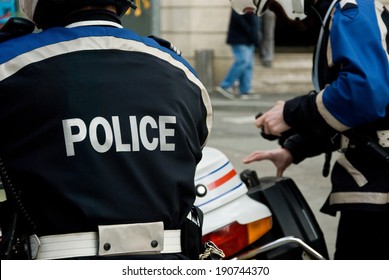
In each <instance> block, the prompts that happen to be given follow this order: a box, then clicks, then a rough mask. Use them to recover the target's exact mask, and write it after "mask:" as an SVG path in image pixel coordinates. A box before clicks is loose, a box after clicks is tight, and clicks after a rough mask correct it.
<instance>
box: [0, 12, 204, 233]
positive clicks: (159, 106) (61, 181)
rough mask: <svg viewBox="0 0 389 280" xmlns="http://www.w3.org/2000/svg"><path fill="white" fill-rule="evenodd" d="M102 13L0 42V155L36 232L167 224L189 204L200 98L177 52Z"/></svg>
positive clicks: (177, 221) (200, 134) (200, 138)
mask: <svg viewBox="0 0 389 280" xmlns="http://www.w3.org/2000/svg"><path fill="white" fill-rule="evenodd" d="M99 16H101V15H99ZM112 18H113V16H112V15H109V16H107V17H103V18H101V17H99V18H93V19H94V20H93V21H89V20H88V21H79V22H73V23H71V24H69V25H68V26H66V27H55V28H50V29H47V30H44V31H42V32H40V33H34V34H29V35H26V36H23V37H19V38H16V39H12V40H9V41H7V42H4V43H2V44H0V129H1V137H0V157H2V158H3V160H4V163H5V166H6V167H7V169H8V172H9V176H10V178H11V180H12V182H13V184H14V185H15V186H16V187H17V188H18V189H20V191H21V197H22V200H23V203H24V204H25V207H26V209H27V211H28V212H29V214H30V216H31V217H32V219H33V220H34V222H35V224H36V225H37V234H38V235H46V234H58V233H70V232H79V231H94V230H96V229H97V226H98V225H107V224H123V223H138V222H155V221H163V222H164V224H165V229H177V228H179V227H180V226H181V224H182V222H183V221H184V219H185V218H186V216H187V214H188V212H189V211H190V208H191V206H192V204H193V202H194V200H195V190H194V175H195V169H196V164H197V163H198V162H199V161H200V159H201V157H202V152H201V151H202V147H203V146H204V145H205V143H206V141H207V138H208V135H209V132H210V128H211V117H212V110H211V106H210V99H209V96H208V93H207V91H206V89H205V87H204V85H203V84H202V83H201V82H200V81H199V79H198V78H197V76H196V74H195V72H194V70H193V69H192V67H191V66H190V65H189V64H188V63H187V61H185V60H184V59H183V58H182V57H180V56H178V55H177V54H176V53H174V52H172V51H170V50H169V49H167V48H164V47H162V46H160V45H159V44H158V43H157V42H156V41H155V40H153V39H150V38H147V37H141V36H138V35H137V34H135V33H134V32H132V31H131V30H128V29H125V28H122V26H121V25H120V21H119V20H118V19H114V20H112Z"/></svg>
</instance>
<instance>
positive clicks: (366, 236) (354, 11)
mask: <svg viewBox="0 0 389 280" xmlns="http://www.w3.org/2000/svg"><path fill="white" fill-rule="evenodd" d="M234 2H236V3H239V5H240V6H239V7H240V8H241V11H243V10H244V9H246V10H247V7H251V8H252V9H256V8H258V5H259V7H264V6H265V4H263V3H262V2H268V5H269V8H271V6H272V3H275V2H274V1H260V0H258V1H248V0H247V1H245V0H232V3H233V4H234ZM314 2H315V1H312V3H311V5H310V6H309V7H306V8H308V9H307V14H308V17H310V19H311V20H305V21H306V22H310V23H313V22H316V24H318V26H319V29H317V30H320V33H319V35H318V44H317V46H316V51H315V56H314V68H313V84H314V86H315V90H314V91H312V92H310V93H309V94H308V95H303V96H299V97H296V98H294V99H291V100H288V101H286V102H284V101H279V102H277V103H276V105H275V106H274V107H273V108H272V109H270V110H269V111H268V112H265V113H264V114H262V116H261V117H259V118H258V119H257V120H256V126H257V127H258V128H262V130H263V134H264V135H265V137H269V135H275V136H278V137H280V140H281V141H280V143H281V144H282V148H280V149H276V150H272V151H257V152H254V153H252V154H251V155H249V156H248V157H246V158H245V159H244V162H246V163H249V162H252V161H257V160H264V159H268V160H271V161H273V163H274V164H275V165H276V167H277V175H278V176H281V175H282V173H283V171H284V170H285V169H286V168H287V167H288V166H289V165H290V164H291V163H292V162H293V163H296V164H297V163H299V162H301V161H302V160H304V159H305V158H308V157H312V156H316V155H319V154H322V153H325V154H326V155H327V157H326V158H327V162H326V165H325V169H324V175H326V173H328V161H329V159H330V155H331V152H333V151H336V150H339V151H340V152H341V153H340V156H339V157H338V159H337V161H336V163H335V165H334V167H333V170H332V176H331V181H332V191H331V194H330V196H329V198H328V200H327V202H326V203H325V205H324V207H323V209H322V210H323V211H324V212H325V213H328V214H332V215H335V213H336V212H337V211H340V213H341V217H340V222H339V227H338V235H337V243H336V252H335V259H389V199H388V198H389V172H388V170H389V148H388V147H389V140H388V139H389V137H388V135H389V112H388V108H389V56H388V38H387V33H388V30H389V21H388V19H389V12H388V10H387V8H386V7H385V6H384V5H382V4H381V3H379V2H377V1H373V0H366V1H362V0H357V1H351V0H341V1H339V0H333V1H327V0H322V1H317V3H314ZM253 3H254V4H255V5H254V4H253ZM306 3H308V2H306ZM261 5H262V6H261ZM324 7H325V10H324V11H322V10H320V9H321V8H324ZM318 15H322V16H321V17H319V16H318ZM312 17H315V19H314V20H313V21H312ZM322 20H323V21H322ZM300 23H301V22H300ZM316 26H317V25H312V26H307V27H308V28H314V29H316ZM361 34H363V36H361ZM266 135H267V136H266Z"/></svg>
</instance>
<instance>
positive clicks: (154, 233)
mask: <svg viewBox="0 0 389 280" xmlns="http://www.w3.org/2000/svg"><path fill="white" fill-rule="evenodd" d="M98 228H99V247H98V253H97V254H98V256H112V255H125V254H127V255H128V254H159V253H161V251H162V249H163V246H164V244H163V240H164V226H163V222H155V223H141V224H122V225H106V226H99V227H98Z"/></svg>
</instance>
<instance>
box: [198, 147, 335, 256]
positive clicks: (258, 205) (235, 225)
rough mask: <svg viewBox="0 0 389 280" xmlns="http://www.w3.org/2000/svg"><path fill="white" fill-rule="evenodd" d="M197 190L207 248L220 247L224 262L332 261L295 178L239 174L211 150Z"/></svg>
mask: <svg viewBox="0 0 389 280" xmlns="http://www.w3.org/2000/svg"><path fill="white" fill-rule="evenodd" d="M195 187H196V195H197V197H196V201H195V205H196V206H197V207H199V208H200V209H201V210H202V212H203V214H204V219H203V229H202V230H203V235H202V239H203V243H204V244H205V243H206V242H209V241H211V244H213V245H216V246H214V247H215V248H216V249H220V252H221V253H220V254H218V255H219V256H221V257H219V258H225V259H237V260H245V259H262V260H275V259H283V260H287V259H293V260H302V259H318V260H324V259H329V257H328V251H327V247H326V243H325V240H324V235H323V232H322V231H321V229H320V227H319V224H318V223H317V221H316V218H315V216H314V214H313V212H312V210H311V209H310V207H309V205H308V204H307V202H306V200H305V198H304V196H303V195H302V193H301V192H300V191H299V189H298V187H297V185H296V184H295V183H294V181H293V180H292V179H291V178H288V177H261V178H258V175H257V173H256V171H254V170H249V169H246V170H244V171H242V172H241V173H240V174H238V173H237V171H236V170H235V168H234V166H233V164H232V163H231V162H230V161H229V159H228V158H227V156H226V155H225V154H224V153H223V152H221V151H220V150H218V149H215V148H212V147H205V148H204V149H203V158H202V160H201V161H200V163H199V164H198V166H197V170H196V175H195ZM211 247H213V246H211Z"/></svg>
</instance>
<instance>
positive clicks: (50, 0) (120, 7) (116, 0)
mask: <svg viewBox="0 0 389 280" xmlns="http://www.w3.org/2000/svg"><path fill="white" fill-rule="evenodd" d="M106 4H111V5H114V6H115V7H116V10H117V14H118V15H119V16H122V15H123V14H124V13H125V12H126V11H127V10H128V9H129V8H130V7H131V8H133V9H136V5H135V3H134V1H133V0H19V8H20V11H21V12H22V14H23V15H24V16H25V17H27V18H28V19H30V20H32V21H34V22H35V24H36V25H37V26H38V27H39V26H45V25H46V26H47V25H50V24H51V23H53V22H58V20H60V19H61V17H63V16H64V15H66V14H67V13H69V12H71V11H74V10H76V9H78V8H81V7H83V6H85V5H106Z"/></svg>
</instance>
